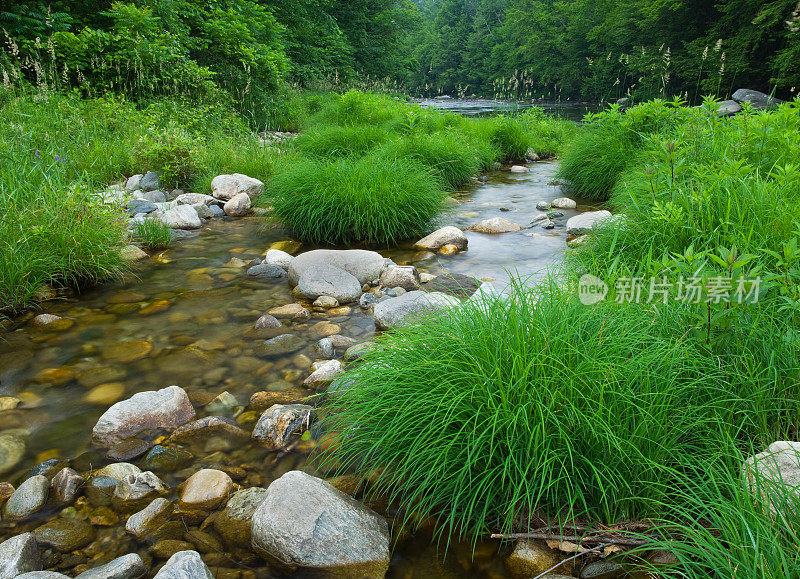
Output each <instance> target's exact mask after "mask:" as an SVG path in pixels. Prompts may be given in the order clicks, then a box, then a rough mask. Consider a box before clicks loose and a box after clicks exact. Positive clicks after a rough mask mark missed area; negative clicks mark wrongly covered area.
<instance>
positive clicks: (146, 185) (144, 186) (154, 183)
mask: <svg viewBox="0 0 800 579" xmlns="http://www.w3.org/2000/svg"><path fill="white" fill-rule="evenodd" d="M160 188H161V182H160V181H159V178H158V173H156V172H154V171H148V172H147V173H145V174H144V175H142V178H141V179H140V180H139V189H141V190H142V191H155V190H156V189H160Z"/></svg>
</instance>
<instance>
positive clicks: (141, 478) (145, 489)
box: [113, 470, 167, 512]
mask: <svg viewBox="0 0 800 579" xmlns="http://www.w3.org/2000/svg"><path fill="white" fill-rule="evenodd" d="M166 492H167V487H166V485H165V484H164V483H163V482H162V481H161V479H160V478H158V477H157V476H156V475H155V474H154V473H153V472H151V471H149V470H148V471H145V472H141V473H139V474H131V475H128V476H126V477H125V478H124V479H122V480H121V481H119V484H118V485H117V487H116V489H114V498H113V504H114V506H115V508H117V509H118V510H120V511H125V512H133V511H137V510H139V509H141V508H143V507H144V506H145V505H147V504H149V503H150V501H152V500H153V499H154V498H156V497H157V496H158V495H160V494H163V493H166Z"/></svg>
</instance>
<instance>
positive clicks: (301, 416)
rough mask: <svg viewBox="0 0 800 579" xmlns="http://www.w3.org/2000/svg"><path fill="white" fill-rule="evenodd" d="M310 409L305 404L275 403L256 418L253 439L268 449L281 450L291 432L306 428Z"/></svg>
mask: <svg viewBox="0 0 800 579" xmlns="http://www.w3.org/2000/svg"><path fill="white" fill-rule="evenodd" d="M311 410H312V408H311V406H307V405H305V404H285V405H284V404H275V405H273V406H271V407H269V408H267V409H266V410H265V411H264V412H263V414H262V415H261V418H259V419H258V423H256V426H255V428H254V429H253V434H252V436H253V439H254V440H257V441H259V442H261V443H262V444H263V445H264V446H265V447H267V448H268V449H269V450H281V449H283V448H285V447H286V445H287V442H288V440H289V437H290V436H292V434H294V433H295V432H297V433H300V432H303V431H304V430H305V429H306V428H307V426H308V423H309V420H310V416H311Z"/></svg>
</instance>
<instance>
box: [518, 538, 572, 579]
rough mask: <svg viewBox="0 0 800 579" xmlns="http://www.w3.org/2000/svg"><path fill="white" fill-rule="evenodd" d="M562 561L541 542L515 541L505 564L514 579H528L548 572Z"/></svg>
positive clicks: (555, 552) (558, 555)
mask: <svg viewBox="0 0 800 579" xmlns="http://www.w3.org/2000/svg"><path fill="white" fill-rule="evenodd" d="M562 559H563V556H561V554H560V553H559V552H558V551H555V550H553V549H550V548H549V547H548V546H547V545H546V544H545V543H544V542H543V541H517V544H516V545H515V547H514V552H513V553H511V555H509V556H508V558H507V559H506V561H505V564H506V569H507V570H508V573H509V574H510V575H511V576H512V577H514V579H529V578H530V577H534V576H536V575H538V574H540V573H544V572H545V571H547V570H549V569H550V568H551V567H553V566H554V565H556V564H557V563H558V562H559V561H561V560H562ZM559 570H562V571H564V570H566V569H559Z"/></svg>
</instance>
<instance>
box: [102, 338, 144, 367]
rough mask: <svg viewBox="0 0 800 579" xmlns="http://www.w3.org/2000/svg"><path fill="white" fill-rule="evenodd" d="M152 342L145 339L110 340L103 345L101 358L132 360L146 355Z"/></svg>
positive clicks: (119, 360)
mask: <svg viewBox="0 0 800 579" xmlns="http://www.w3.org/2000/svg"><path fill="white" fill-rule="evenodd" d="M152 350H153V344H151V343H150V342H147V341H145V340H126V341H121V342H116V341H115V342H112V343H110V344H107V345H106V346H105V347H103V350H102V355H103V358H104V359H106V360H108V361H110V362H123V363H127V362H133V361H134V360H139V359H141V358H144V357H145V356H147V355H148V354H149V353H150V352H151V351H152Z"/></svg>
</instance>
